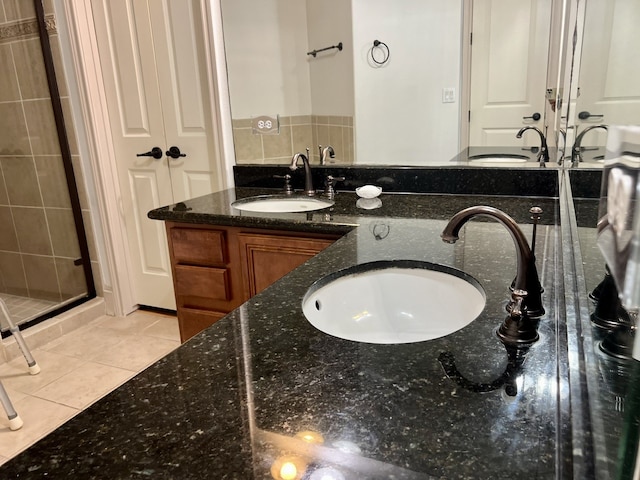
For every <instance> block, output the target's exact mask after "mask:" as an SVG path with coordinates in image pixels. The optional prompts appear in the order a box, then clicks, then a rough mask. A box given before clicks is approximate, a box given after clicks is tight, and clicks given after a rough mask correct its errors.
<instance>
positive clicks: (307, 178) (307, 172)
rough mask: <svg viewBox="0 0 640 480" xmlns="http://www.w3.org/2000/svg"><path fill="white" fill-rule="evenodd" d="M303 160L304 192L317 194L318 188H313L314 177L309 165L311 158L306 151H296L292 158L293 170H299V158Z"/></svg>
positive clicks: (312, 194)
mask: <svg viewBox="0 0 640 480" xmlns="http://www.w3.org/2000/svg"><path fill="white" fill-rule="evenodd" d="M300 159H301V160H302V164H303V165H304V193H305V194H307V195H308V196H310V197H313V196H314V195H315V194H316V190H315V189H314V188H313V178H312V177H311V165H309V158H308V157H307V156H306V155H305V154H304V153H296V154H295V155H294V156H293V158H292V159H291V165H289V168H290V169H291V170H294V171H295V170H297V168H298V160H300Z"/></svg>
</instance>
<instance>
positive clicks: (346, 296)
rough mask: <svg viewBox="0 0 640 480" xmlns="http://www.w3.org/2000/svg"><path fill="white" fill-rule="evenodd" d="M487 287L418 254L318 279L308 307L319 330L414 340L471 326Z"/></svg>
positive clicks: (386, 340) (358, 337)
mask: <svg viewBox="0 0 640 480" xmlns="http://www.w3.org/2000/svg"><path fill="white" fill-rule="evenodd" d="M485 303H486V296H485V293H484V289H483V288H482V287H481V286H480V284H479V283H478V282H477V280H475V279H474V278H473V277H471V276H469V275H467V274H466V273H464V272H461V271H459V270H456V269H453V268H450V267H446V266H443V265H437V264H433V263H428V262H417V261H412V260H398V261H378V262H371V263H365V264H361V265H357V266H355V267H349V268H347V269H345V270H340V271H338V272H335V273H332V274H330V275H327V276H326V277H323V278H321V279H320V280H318V281H317V282H316V283H314V284H313V285H312V286H311V288H309V290H308V291H307V294H306V295H305V297H304V299H303V300H302V311H303V313H304V315H305V317H307V320H308V321H309V322H310V323H311V324H312V325H313V326H314V327H316V328H317V329H318V330H321V331H322V332H324V333H327V334H329V335H333V336H335V337H339V338H343V339H346V340H353V341H356V342H365V343H383V344H397V343H413V342H422V341H425V340H432V339H434V338H439V337H444V336H445V335H449V334H450V333H453V332H456V331H458V330H460V329H461V328H463V327H465V326H466V325H468V324H469V323H471V322H472V321H473V320H475V319H476V318H477V317H478V315H480V313H481V312H482V310H483V309H484V306H485Z"/></svg>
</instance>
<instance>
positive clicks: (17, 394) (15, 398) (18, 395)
mask: <svg viewBox="0 0 640 480" xmlns="http://www.w3.org/2000/svg"><path fill="white" fill-rule="evenodd" d="M0 380H2V385H3V386H4V389H5V390H6V391H7V395H9V400H11V403H12V404H13V406H14V408H15V404H16V403H17V402H19V401H20V400H22V399H23V398H24V397H26V396H27V394H26V393H24V392H21V391H19V390H14V389H13V388H11V386H9V385H8V384H7V383H6V382H5V381H4V380H5V379H4V378H0ZM2 416H5V413H4V410H3V409H2V407H0V417H2Z"/></svg>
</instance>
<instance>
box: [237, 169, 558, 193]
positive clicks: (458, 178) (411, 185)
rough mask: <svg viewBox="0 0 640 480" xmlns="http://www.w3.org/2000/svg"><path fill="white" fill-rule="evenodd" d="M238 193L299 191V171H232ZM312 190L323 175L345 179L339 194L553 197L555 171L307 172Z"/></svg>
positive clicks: (321, 183) (301, 176)
mask: <svg viewBox="0 0 640 480" xmlns="http://www.w3.org/2000/svg"><path fill="white" fill-rule="evenodd" d="M233 171H234V176H235V183H236V186H237V187H258V188H260V187H263V188H281V187H282V186H283V185H284V183H283V182H284V181H283V180H282V179H274V178H273V176H274V175H284V174H287V173H288V174H291V175H292V177H293V178H292V180H291V184H292V185H293V187H294V188H296V189H298V190H301V189H302V187H303V185H304V171H303V169H301V168H299V169H298V170H296V171H295V172H291V170H289V168H288V167H287V166H277V165H236V166H235V167H233ZM311 171H312V173H313V184H314V186H315V187H316V189H322V188H324V187H323V186H324V179H325V178H326V176H327V175H333V176H334V177H340V176H342V177H345V180H344V182H340V183H338V184H337V187H336V188H337V189H338V190H347V191H353V190H355V189H356V188H357V187H359V186H362V185H366V184H374V185H378V186H380V187H382V189H383V191H384V192H395V193H398V192H402V193H406V192H413V193H444V194H452V195H506V196H529V197H557V196H558V170H557V169H556V168H551V167H549V168H528V169H523V168H511V169H509V168H491V167H489V168H478V167H475V168H474V167H470V166H468V165H466V166H465V165H461V166H456V167H451V166H448V167H446V168H443V167H372V166H366V167H365V166H362V167H358V166H356V167H354V166H346V167H339V166H326V167H325V166H322V167H321V166H316V165H314V166H313V168H312V169H311Z"/></svg>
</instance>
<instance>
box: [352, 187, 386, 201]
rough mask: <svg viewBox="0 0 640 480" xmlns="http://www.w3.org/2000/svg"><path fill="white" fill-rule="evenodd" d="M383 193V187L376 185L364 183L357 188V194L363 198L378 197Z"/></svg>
mask: <svg viewBox="0 0 640 480" xmlns="http://www.w3.org/2000/svg"><path fill="white" fill-rule="evenodd" d="M381 193H382V188H380V187H376V186H375V185H363V186H362V187H358V188H356V195H358V196H359V197H362V198H376V197H377V196H378V195H380V194H381Z"/></svg>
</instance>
